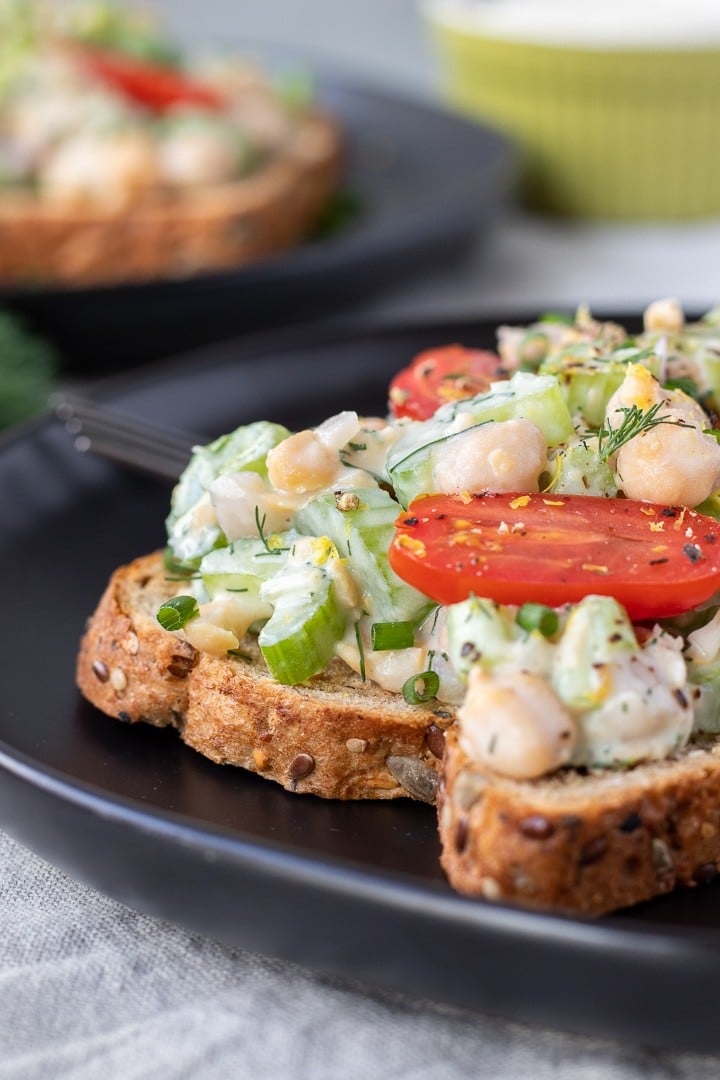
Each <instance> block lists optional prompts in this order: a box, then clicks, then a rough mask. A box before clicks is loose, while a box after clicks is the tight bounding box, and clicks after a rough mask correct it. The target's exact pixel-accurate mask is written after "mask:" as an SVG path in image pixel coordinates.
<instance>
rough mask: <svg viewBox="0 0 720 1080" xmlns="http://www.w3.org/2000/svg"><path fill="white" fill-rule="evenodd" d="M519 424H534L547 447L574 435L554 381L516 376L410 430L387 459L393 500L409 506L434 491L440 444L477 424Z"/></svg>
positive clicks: (552, 379) (553, 378)
mask: <svg viewBox="0 0 720 1080" xmlns="http://www.w3.org/2000/svg"><path fill="white" fill-rule="evenodd" d="M460 415H462V416H463V418H465V417H470V418H471V423H469V424H466V426H465V427H464V428H461V427H459V426H458V425H457V420H458V417H459V416H460ZM519 419H524V420H530V421H531V422H532V423H533V424H535V425H536V427H538V428H539V429H540V431H542V433H543V435H544V437H545V441H546V442H547V444H548V446H557V445H559V444H560V443H564V442H568V441H569V440H570V439H571V438H573V437H574V435H575V430H574V428H573V423H572V417H571V416H570V412H569V410H568V407H567V404H566V402H565V398H564V397H563V394H562V391H561V389H560V385H559V383H558V381H557V379H556V378H555V377H554V376H552V375H532V374H530V373H528V372H516V373H515V375H513V377H512V379H510V380H508V381H506V382H497V383H493V384H492V386H491V388H490V390H489V391H488V392H487V393H486V394H479V395H477V396H476V397H473V398H468V399H467V400H465V401H460V402H452V403H450V404H448V405H443V406H442V407H441V408H440V409H438V411H437V412H436V413H435V415H434V416H433V417H431V419H430V420H425V421H423V422H422V423H418V424H413V425H412V426H410V427H408V429H407V431H405V432H404V433H403V434H402V435H401V436H400V438H399V439H398V440H397V442H396V443H395V445H394V446H393V447H392V448H391V450H390V451H389V453H388V473H389V475H390V479H391V482H392V485H393V487H394V489H395V495H396V497H397V498H398V500H399V501H400V502H401V503H402V505H403V506H407V505H408V503H410V502H411V500H412V499H413V498H415V496H416V495H420V494H423V493H425V492H432V491H433V490H434V481H433V469H434V464H435V452H436V448H437V447H438V445H440V444H441V443H445V442H446V441H447V440H448V439H454V438H462V436H463V435H464V434H466V433H467V431H468V430H470V429H471V428H472V427H476V426H480V425H481V424H487V423H490V422H491V421H494V422H496V423H500V422H502V421H505V420H519Z"/></svg>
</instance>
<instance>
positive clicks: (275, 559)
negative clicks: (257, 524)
mask: <svg viewBox="0 0 720 1080" xmlns="http://www.w3.org/2000/svg"><path fill="white" fill-rule="evenodd" d="M296 536H297V534H296V533H294V532H293V533H277V534H274V535H272V536H269V537H267V538H266V540H267V546H266V545H265V544H264V543H263V541H262V540H260V539H259V538H258V539H251V538H248V539H243V540H235V541H234V542H233V543H231V544H230V545H229V546H228V547H224V548H216V550H215V551H211V552H210V553H209V554H208V555H206V556H205V557H204V558H203V559H202V561H201V563H200V567H199V573H200V576H201V578H202V582H203V585H204V586H205V590H206V592H207V594H208V596H209V598H210V599H211V600H214V599H215V597H217V596H219V595H220V594H222V593H223V592H230V593H232V594H233V595H234V596H235V598H236V600H237V602H238V604H241V605H242V607H243V609H244V610H245V611H247V614H248V618H249V619H250V621H251V623H255V622H258V621H260V620H262V621H263V622H264V621H266V620H267V619H269V618H270V616H271V615H272V610H273V609H272V607H271V605H270V604H269V603H268V602H267V601H266V600H261V599H260V586H261V585H262V584H263V582H265V581H268V580H269V579H270V578H271V577H274V575H275V574H277V573H278V571H280V570H281V569H282V568H283V567H284V565H285V562H286V560H287V554H288V552H289V551H290V548H291V546H292V544H293V542H294V540H295V539H296ZM268 548H269V549H270V550H268Z"/></svg>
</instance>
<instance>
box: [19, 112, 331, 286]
mask: <svg viewBox="0 0 720 1080" xmlns="http://www.w3.org/2000/svg"><path fill="white" fill-rule="evenodd" d="M342 158H343V150H342V136H341V132H340V129H339V127H338V125H337V124H336V123H335V122H334V121H333V120H332V119H331V118H329V117H327V116H325V115H323V114H321V113H319V112H315V113H310V114H308V115H307V116H306V117H304V118H303V119H302V120H299V121H298V122H297V125H296V127H295V128H294V130H293V133H292V135H291V136H290V137H289V139H288V141H287V143H286V144H285V145H284V146H283V147H282V149H281V150H279V151H277V152H276V153H275V154H274V155H273V157H272V158H270V159H269V161H268V162H267V164H265V165H264V166H263V167H262V168H260V169H258V170H257V171H256V172H254V173H252V174H251V175H250V176H248V177H246V178H243V179H240V180H237V181H234V182H232V183H227V184H222V185H216V186H209V185H208V186H203V187H201V188H199V189H198V190H192V191H179V192H174V193H173V192H171V191H167V190H158V191H156V192H154V193H152V194H148V195H146V196H144V197H142V198H137V199H136V200H133V201H130V202H128V203H126V204H122V205H118V206H115V205H110V206H104V205H102V204H97V203H94V202H92V201H87V202H80V203H65V202H62V201H61V202H57V201H53V200H50V199H44V198H41V197H40V196H38V195H37V194H36V193H34V192H32V191H23V190H20V189H15V190H10V189H6V190H5V191H3V192H2V194H0V282H5V283H14V282H30V283H43V284H45V283H56V284H63V285H99V284H110V283H112V282H118V281H127V282H131V281H147V280H152V279H155V278H172V277H178V276H184V275H187V274H193V273H197V272H200V271H206V270H222V269H227V268H228V267H235V266H241V265H243V264H246V263H249V262H254V261H256V260H258V259H260V258H263V257H265V256H268V255H272V254H273V253H275V252H279V251H283V250H286V249H287V248H290V247H292V246H293V245H295V244H297V243H299V242H300V241H301V240H302V239H303V238H304V237H305V236H306V235H307V233H308V232H309V230H310V229H311V228H312V226H313V225H314V223H315V221H316V220H317V218H318V215H319V213H320V211H321V210H322V208H323V207H324V206H325V204H326V203H327V202H328V200H329V198H330V196H331V195H332V193H333V191H334V190H335V189H336V188H337V186H338V184H339V181H340V176H341V171H342Z"/></svg>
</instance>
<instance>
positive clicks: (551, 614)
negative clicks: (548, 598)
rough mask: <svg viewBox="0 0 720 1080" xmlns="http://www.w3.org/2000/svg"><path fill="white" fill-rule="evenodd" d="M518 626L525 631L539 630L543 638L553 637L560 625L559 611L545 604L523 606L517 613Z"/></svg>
mask: <svg viewBox="0 0 720 1080" xmlns="http://www.w3.org/2000/svg"><path fill="white" fill-rule="evenodd" d="M517 624H518V626H521V627H522V628H523V630H528V631H531V630H539V631H540V633H541V634H542V635H543V637H552V636H553V634H556V633H557V628H558V625H559V622H558V616H557V611H554V610H553V609H552V608H551V607H546V605H545V604H523V605H522V607H521V608H520V609H519V611H518V613H517Z"/></svg>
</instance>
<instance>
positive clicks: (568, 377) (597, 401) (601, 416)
mask: <svg viewBox="0 0 720 1080" xmlns="http://www.w3.org/2000/svg"><path fill="white" fill-rule="evenodd" d="M584 349H586V347H584ZM584 349H583V350H577V351H575V350H572V349H569V350H567V351H565V352H562V353H560V354H559V355H557V356H551V357H549V358H548V359H547V360H544V361H543V363H542V364H541V365H540V372H541V373H542V374H546V375H554V376H555V377H556V378H557V380H558V382H559V383H560V387H561V389H562V392H563V394H564V396H565V400H566V401H567V405H568V408H569V410H570V413H571V414H572V415H573V416H582V418H583V419H584V420H585V422H586V423H587V424H588V425H589V426H590V427H591V428H600V427H602V425H603V423H604V422H605V409H606V407H607V403H608V401H609V400H610V398H611V397H612V395H613V394H614V393H615V391H616V390H617V389H618V388H619V387H620V385H621V384H622V382H623V380H624V379H625V376H626V374H627V365H628V363H630V362H633V363H641V364H642V365H643V366H644V367H647V368H648V369H649V370H650V371H651V372H652V373H653V374H654V375H657V374H658V372H659V363H658V361H657V359H656V358H655V357H654V356H651V355H647V356H646V355H645V353H644V351H640V350H637V349H624V350H620V351H618V352H616V353H614V354H612V355H611V356H608V357H597V356H588V355H583V351H584Z"/></svg>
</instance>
